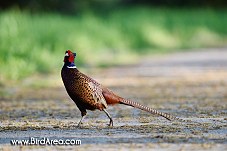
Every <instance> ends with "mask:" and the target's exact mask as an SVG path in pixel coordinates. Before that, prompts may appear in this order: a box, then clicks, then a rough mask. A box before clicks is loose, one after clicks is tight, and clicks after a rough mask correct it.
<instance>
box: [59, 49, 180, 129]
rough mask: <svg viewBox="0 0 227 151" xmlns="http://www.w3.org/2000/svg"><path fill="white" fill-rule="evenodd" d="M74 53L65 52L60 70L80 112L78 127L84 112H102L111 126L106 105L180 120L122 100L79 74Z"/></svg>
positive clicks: (111, 121)
mask: <svg viewBox="0 0 227 151" xmlns="http://www.w3.org/2000/svg"><path fill="white" fill-rule="evenodd" d="M75 57H76V53H73V52H71V51H70V50H67V51H66V52H65V57H64V65H63V67H62V70H61V77H62V81H63V83H64V85H65V88H66V91H67V93H68V95H69V96H70V98H71V99H72V100H73V101H74V102H75V104H76V105H77V107H78V108H79V110H80V112H81V116H82V117H81V119H80V121H79V124H78V126H80V125H81V123H82V120H83V119H84V117H85V115H86V114H87V112H86V110H96V109H98V110H100V111H104V112H105V114H106V115H107V116H108V118H109V119H110V122H109V124H108V125H109V126H113V119H112V117H111V116H110V114H109V113H108V112H107V110H106V109H107V107H108V105H115V104H124V105H128V106H132V107H135V108H138V109H141V110H144V111H147V112H149V113H152V114H156V115H159V116H162V117H164V118H166V119H167V120H181V119H179V118H177V117H174V116H172V115H170V114H167V113H163V112H160V111H157V110H155V109H152V108H149V107H147V106H144V105H141V104H139V103H137V102H134V101H131V100H128V99H124V98H122V97H120V96H118V95H116V94H115V93H114V92H112V91H111V90H109V89H108V88H106V87H104V86H103V85H101V84H99V83H98V82H97V81H95V80H94V79H92V78H90V77H88V76H87V75H85V74H83V73H81V72H80V71H79V70H78V69H77V67H76V66H75V64H74V59H75Z"/></svg>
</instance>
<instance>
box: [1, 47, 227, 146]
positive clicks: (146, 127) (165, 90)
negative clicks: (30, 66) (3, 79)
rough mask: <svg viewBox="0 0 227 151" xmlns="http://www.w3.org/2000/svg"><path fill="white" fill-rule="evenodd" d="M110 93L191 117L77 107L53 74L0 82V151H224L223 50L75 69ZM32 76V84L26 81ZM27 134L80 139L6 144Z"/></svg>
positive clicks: (226, 55)
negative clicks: (77, 141)
mask: <svg viewBox="0 0 227 151" xmlns="http://www.w3.org/2000/svg"><path fill="white" fill-rule="evenodd" d="M81 70H82V71H83V72H85V73H86V74H88V75H90V76H92V77H94V78H95V79H96V80H98V81H99V82H100V83H102V84H103V85H105V86H107V87H109V88H110V89H111V90H113V91H115V92H116V93H117V94H119V95H121V96H123V97H125V98H129V99H132V100H134V101H137V102H139V103H141V104H144V105H147V106H149V107H152V108H155V109H158V110H160V111H162V112H167V113H170V114H172V115H174V116H177V117H180V118H182V119H185V120H191V122H180V121H167V120H166V119H164V118H162V117H158V116H154V115H151V114H149V113H146V112H144V111H140V110H138V109H134V108H132V107H128V106H124V105H116V106H113V107H112V106H110V107H109V108H108V112H109V113H110V114H111V115H112V117H113V120H114V126H113V127H108V126H107V123H108V122H109V120H108V118H107V117H106V115H105V113H103V112H100V111H95V112H91V111H88V115H87V116H86V118H85V119H84V121H83V125H82V126H81V127H77V124H78V122H79V119H80V112H79V110H78V109H77V107H76V106H75V105H74V103H73V102H72V101H71V100H70V98H69V97H68V95H67V94H66V92H65V89H64V87H63V85H62V82H61V79H60V77H59V76H58V75H56V76H51V77H41V78H40V77H38V78H37V77H33V78H30V79H27V80H25V81H24V82H23V83H24V84H23V85H21V86H20V87H19V86H11V87H1V93H0V150H42V149H45V150H52V149H54V150H64V149H67V150H71V149H75V150H90V149H92V150H125V149H127V150H137V149H138V150H144V149H150V150H226V149H227V50H226V49H213V50H208V51H207V50H199V51H193V52H185V53H176V54H171V55H165V56H156V57H147V58H145V59H143V60H142V61H141V62H139V63H138V64H135V65H127V66H118V67H111V68H108V69H94V68H87V69H81ZM34 81H35V82H34ZM30 137H35V138H43V137H47V138H50V139H63V140H66V139H80V140H81V143H82V144H81V145H79V146H48V145H47V146H11V144H10V141H11V140H12V139H19V140H22V139H29V138H30Z"/></svg>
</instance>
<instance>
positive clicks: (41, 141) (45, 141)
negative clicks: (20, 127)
mask: <svg viewBox="0 0 227 151" xmlns="http://www.w3.org/2000/svg"><path fill="white" fill-rule="evenodd" d="M10 142H11V145H14V146H16V145H17V146H29V145H71V146H72V145H81V140H77V139H50V138H46V137H43V138H35V137H30V138H29V139H22V140H17V139H13V140H11V141H10Z"/></svg>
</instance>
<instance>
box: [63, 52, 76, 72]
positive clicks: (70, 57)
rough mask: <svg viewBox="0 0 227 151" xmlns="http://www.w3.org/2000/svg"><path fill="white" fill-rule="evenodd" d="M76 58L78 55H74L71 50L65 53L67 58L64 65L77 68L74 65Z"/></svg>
mask: <svg viewBox="0 0 227 151" xmlns="http://www.w3.org/2000/svg"><path fill="white" fill-rule="evenodd" d="M75 57H76V53H73V52H72V51H70V50H67V51H65V58H64V63H65V66H67V67H68V68H75V67H76V66H75V64H74V59H75Z"/></svg>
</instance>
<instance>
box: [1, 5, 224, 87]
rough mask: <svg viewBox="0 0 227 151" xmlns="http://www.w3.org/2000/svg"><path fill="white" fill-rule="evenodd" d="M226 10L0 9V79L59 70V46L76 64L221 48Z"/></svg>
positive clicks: (132, 59)
mask: <svg viewBox="0 0 227 151" xmlns="http://www.w3.org/2000/svg"><path fill="white" fill-rule="evenodd" d="M226 27H227V10H209V9H165V8H145V7H137V8H128V9H118V10H115V11H113V12H111V13H106V14H99V13H94V12H88V11H86V12H83V13H80V14H77V15H71V16H69V15H62V14H56V13H35V14H31V13H29V12H28V11H20V10H18V9H13V10H7V11H2V12H0V70H1V74H0V83H1V84H2V85H4V83H5V81H7V80H15V81H17V80H21V79H23V78H25V77H28V76H31V75H34V74H36V73H41V74H49V73H58V74H59V72H60V69H61V66H62V64H63V63H62V62H63V56H64V51H65V50H66V49H71V50H76V52H77V54H78V57H77V60H76V63H77V64H78V65H92V66H97V65H98V66H106V65H112V64H122V63H131V62H133V61H134V60H136V59H138V58H140V57H141V56H143V55H147V54H153V53H168V52H172V51H175V50H179V49H186V48H199V47H224V46H226V43H227V28H226Z"/></svg>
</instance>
